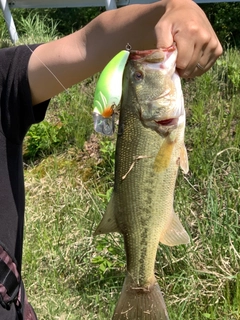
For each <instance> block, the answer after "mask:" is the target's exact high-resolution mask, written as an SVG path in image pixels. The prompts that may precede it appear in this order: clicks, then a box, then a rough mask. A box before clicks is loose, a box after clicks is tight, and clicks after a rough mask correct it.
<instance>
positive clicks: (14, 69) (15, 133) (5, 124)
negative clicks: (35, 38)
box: [0, 45, 49, 144]
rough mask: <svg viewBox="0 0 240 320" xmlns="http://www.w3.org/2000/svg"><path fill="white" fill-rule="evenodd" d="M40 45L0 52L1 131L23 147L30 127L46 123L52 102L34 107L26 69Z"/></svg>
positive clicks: (23, 46)
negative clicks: (45, 119)
mask: <svg viewBox="0 0 240 320" xmlns="http://www.w3.org/2000/svg"><path fill="white" fill-rule="evenodd" d="M37 46H38V45H31V46H29V47H27V46H25V45H22V46H17V47H11V48H4V49H0V108H1V114H0V118H1V123H0V130H1V131H2V133H3V134H4V135H5V137H6V139H7V140H9V141H11V142H12V143H16V144H21V143H22V141H23V139H24V136H25V134H26V133H27V130H28V129H29V127H30V126H31V125H32V124H34V123H37V122H40V121H42V120H43V119H44V116H45V113H46V109H47V106H48V103H49V101H45V102H43V103H41V104H38V105H36V106H32V100H31V92H30V87H29V83H28V74H27V67H28V62H29V58H30V56H31V54H32V51H34V50H35V48H36V47H37Z"/></svg>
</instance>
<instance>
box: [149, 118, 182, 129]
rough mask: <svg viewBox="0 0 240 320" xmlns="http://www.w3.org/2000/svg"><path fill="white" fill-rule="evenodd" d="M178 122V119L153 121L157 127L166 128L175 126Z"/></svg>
mask: <svg viewBox="0 0 240 320" xmlns="http://www.w3.org/2000/svg"><path fill="white" fill-rule="evenodd" d="M178 120H179V118H168V119H164V120H154V121H155V123H157V124H158V125H161V126H164V127H166V126H176V125H177V124H178Z"/></svg>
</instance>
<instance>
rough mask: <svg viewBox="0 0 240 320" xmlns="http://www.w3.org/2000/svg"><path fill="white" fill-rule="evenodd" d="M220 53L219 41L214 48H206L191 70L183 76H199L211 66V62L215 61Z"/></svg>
mask: <svg viewBox="0 0 240 320" xmlns="http://www.w3.org/2000/svg"><path fill="white" fill-rule="evenodd" d="M213 47H215V46H213ZM209 50H210V51H209ZM221 54H222V46H221V44H220V43H219V42H218V43H217V45H216V48H214V49H213V48H211V49H209V48H206V50H205V51H204V53H203V55H202V57H201V58H200V59H199V61H198V63H197V64H196V65H195V67H194V68H193V69H192V72H189V73H188V74H187V75H184V77H187V78H193V77H196V76H201V75H202V74H203V73H205V72H206V71H208V70H209V69H210V68H211V67H212V66H213V64H214V63H215V62H216V60H217V59H218V58H219V56H220V55H221Z"/></svg>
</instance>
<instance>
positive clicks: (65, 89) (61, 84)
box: [23, 43, 69, 94]
mask: <svg viewBox="0 0 240 320" xmlns="http://www.w3.org/2000/svg"><path fill="white" fill-rule="evenodd" d="M23 45H25V46H26V47H27V48H28V49H29V50H30V51H31V52H32V54H34V55H35V57H36V58H37V59H38V60H39V61H40V62H41V63H42V65H43V66H44V67H45V68H46V69H47V70H48V71H49V72H50V74H51V75H52V76H53V77H54V78H55V79H56V81H57V82H58V83H59V84H60V86H61V87H62V88H63V89H64V91H66V92H67V93H68V94H69V91H68V89H67V88H66V87H65V86H64V85H63V83H62V82H61V81H60V80H59V79H58V77H57V76H56V75H55V74H54V73H53V72H52V71H51V69H50V68H49V67H48V66H47V65H46V64H45V63H44V62H43V61H42V60H41V59H40V58H39V56H38V55H37V54H36V53H35V52H34V51H33V50H32V49H31V48H30V47H29V45H28V44H26V43H24V44H23Z"/></svg>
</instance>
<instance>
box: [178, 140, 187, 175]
mask: <svg viewBox="0 0 240 320" xmlns="http://www.w3.org/2000/svg"><path fill="white" fill-rule="evenodd" d="M180 167H181V169H182V170H183V172H184V173H185V174H187V173H188V170H189V166H188V155H187V149H186V147H185V145H183V146H182V148H181V150H180Z"/></svg>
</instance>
